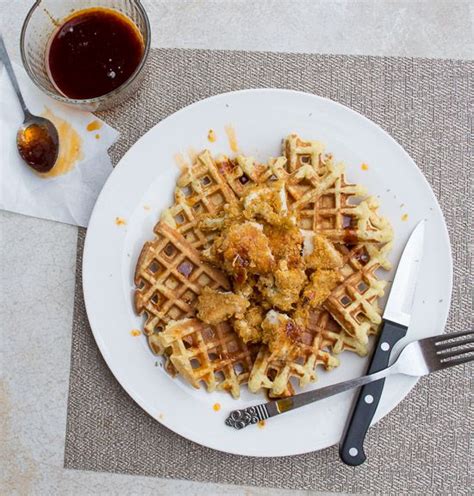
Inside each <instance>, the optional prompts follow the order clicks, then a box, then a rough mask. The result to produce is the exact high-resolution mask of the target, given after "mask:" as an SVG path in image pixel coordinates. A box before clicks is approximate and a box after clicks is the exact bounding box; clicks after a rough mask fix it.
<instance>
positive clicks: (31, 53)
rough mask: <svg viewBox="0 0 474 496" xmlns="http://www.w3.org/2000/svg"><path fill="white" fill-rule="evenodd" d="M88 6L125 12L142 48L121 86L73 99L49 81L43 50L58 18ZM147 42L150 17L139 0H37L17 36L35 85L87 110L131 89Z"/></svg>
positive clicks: (139, 78)
mask: <svg viewBox="0 0 474 496" xmlns="http://www.w3.org/2000/svg"><path fill="white" fill-rule="evenodd" d="M91 7H105V8H109V9H115V10H117V11H119V12H120V13H122V14H124V15H126V16H128V17H129V18H130V19H131V20H132V21H133V23H134V24H135V25H136V26H137V28H138V30H139V31H140V33H141V35H142V37H143V43H144V51H143V57H142V60H141V62H140V64H139V65H138V67H137V68H136V70H135V72H134V73H133V74H132V75H131V76H130V77H129V78H128V79H127V80H126V81H125V82H124V83H123V84H122V85H121V86H119V87H118V88H115V89H114V90H113V91H111V92H109V93H106V94H105V95H102V96H99V97H96V98H88V99H84V100H76V99H74V98H68V97H67V96H64V95H63V94H62V93H60V92H59V91H58V90H57V89H56V88H55V86H54V85H53V84H52V82H51V80H50V78H49V77H48V73H47V68H46V52H47V49H48V43H49V40H50V39H51V36H52V35H53V33H54V31H55V30H56V29H57V28H58V26H59V25H60V24H62V21H61V20H62V19H64V18H66V17H69V16H70V15H71V14H73V13H74V12H76V11H78V10H83V9H88V8H91ZM150 44H151V33H150V21H149V19H148V15H147V14H146V12H145V9H144V8H143V5H142V4H141V2H140V0H91V1H88V0H61V1H58V0H37V1H36V2H35V4H34V5H33V7H31V9H30V11H29V12H28V15H27V16H26V19H25V22H24V23H23V27H22V30H21V38H20V50H21V58H22V61H23V65H24V67H25V69H26V72H27V73H28V75H29V76H30V78H31V79H32V80H33V82H34V83H35V84H36V86H38V88H39V89H40V90H41V91H43V92H44V93H46V94H47V95H48V96H50V97H52V98H54V99H56V100H59V101H60V102H62V103H65V104H68V105H72V106H74V107H76V108H80V109H83V110H88V111H98V110H106V109H109V108H111V107H113V106H115V105H118V104H120V103H122V102H123V101H124V100H125V99H126V98H128V97H129V96H131V95H132V94H133V93H135V91H136V90H137V88H138V86H139V85H140V83H141V81H142V79H143V76H144V74H145V71H144V68H145V62H146V60H147V58H148V53H149V51H150Z"/></svg>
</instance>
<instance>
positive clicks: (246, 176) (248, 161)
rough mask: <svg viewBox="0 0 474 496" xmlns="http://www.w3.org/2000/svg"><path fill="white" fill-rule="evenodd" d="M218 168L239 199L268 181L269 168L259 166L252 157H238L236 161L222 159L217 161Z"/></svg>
mask: <svg viewBox="0 0 474 496" xmlns="http://www.w3.org/2000/svg"><path fill="white" fill-rule="evenodd" d="M217 168H218V170H219V173H220V174H221V175H222V178H223V179H224V180H225V181H226V183H227V184H228V185H229V186H230V188H231V189H232V191H233V192H234V193H235V194H236V195H237V196H238V197H239V198H240V197H242V196H243V195H244V194H245V193H246V192H247V191H248V190H249V189H251V188H252V187H253V186H255V185H257V184H261V183H262V182H265V180H266V176H265V172H266V170H267V167H266V166H265V165H262V164H258V163H257V162H256V161H255V160H254V159H253V158H252V157H242V156H238V157H236V158H235V159H229V158H228V157H221V158H219V159H217Z"/></svg>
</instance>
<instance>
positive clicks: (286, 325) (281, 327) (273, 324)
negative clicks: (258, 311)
mask: <svg viewBox="0 0 474 496" xmlns="http://www.w3.org/2000/svg"><path fill="white" fill-rule="evenodd" d="M262 331H263V336H262V341H263V342H264V343H266V344H267V345H268V349H269V350H270V352H271V353H274V354H276V355H278V356H280V357H283V356H288V354H289V353H290V351H291V348H292V346H293V344H294V343H295V342H296V341H297V340H298V338H299V337H300V335H301V333H302V329H301V328H300V327H299V326H298V325H297V324H296V322H295V321H294V320H293V319H291V318H290V317H288V315H286V314H284V313H280V312H276V311H275V310H270V311H269V312H268V313H267V315H266V316H265V319H264V320H263V322H262Z"/></svg>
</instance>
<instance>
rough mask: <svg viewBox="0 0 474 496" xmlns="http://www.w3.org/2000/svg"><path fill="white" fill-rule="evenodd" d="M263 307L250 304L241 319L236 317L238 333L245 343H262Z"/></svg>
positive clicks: (235, 327) (234, 323) (235, 323)
mask: <svg viewBox="0 0 474 496" xmlns="http://www.w3.org/2000/svg"><path fill="white" fill-rule="evenodd" d="M262 321H263V309H262V308H261V307H257V306H250V308H249V309H248V310H247V311H246V312H245V315H244V316H243V318H241V319H238V318H236V319H234V322H233V326H234V329H235V331H236V332H237V334H238V335H239V336H240V337H241V338H242V341H243V342H244V343H248V342H249V341H252V342H254V343H260V342H261V341H262V327H261V324H262Z"/></svg>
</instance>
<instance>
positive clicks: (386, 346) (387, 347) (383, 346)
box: [380, 342, 390, 351]
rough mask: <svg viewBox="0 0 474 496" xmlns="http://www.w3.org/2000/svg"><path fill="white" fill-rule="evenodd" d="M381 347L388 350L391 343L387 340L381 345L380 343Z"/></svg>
mask: <svg viewBox="0 0 474 496" xmlns="http://www.w3.org/2000/svg"><path fill="white" fill-rule="evenodd" d="M380 349H381V350H382V351H388V350H389V349H390V345H389V344H388V343H386V342H383V343H382V344H381V345H380Z"/></svg>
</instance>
